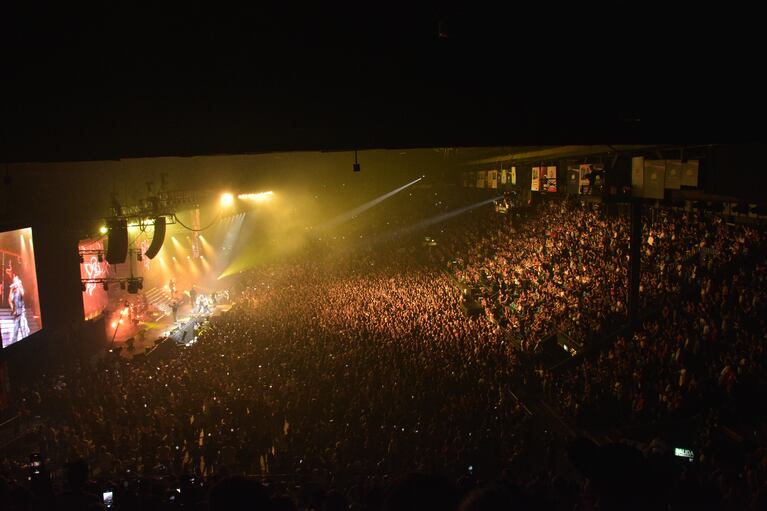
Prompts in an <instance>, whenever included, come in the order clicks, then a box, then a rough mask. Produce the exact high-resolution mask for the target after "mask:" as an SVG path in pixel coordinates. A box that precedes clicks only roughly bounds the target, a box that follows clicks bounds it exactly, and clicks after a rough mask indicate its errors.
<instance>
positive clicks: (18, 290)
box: [8, 275, 29, 344]
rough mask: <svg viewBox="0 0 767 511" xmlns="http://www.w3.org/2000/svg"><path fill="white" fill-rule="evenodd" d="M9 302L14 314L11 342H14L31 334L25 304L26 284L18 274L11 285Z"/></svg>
mask: <svg viewBox="0 0 767 511" xmlns="http://www.w3.org/2000/svg"><path fill="white" fill-rule="evenodd" d="M8 304H9V305H10V306H11V315H12V316H13V334H11V341H10V344H13V343H14V342H16V341H20V340H21V339H23V338H24V337H26V336H28V335H29V323H27V315H26V308H25V306H24V285H23V284H22V283H21V279H20V278H19V276H18V275H14V276H13V283H12V284H11V285H10V287H9V293H8Z"/></svg>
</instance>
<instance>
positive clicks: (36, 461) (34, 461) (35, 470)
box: [29, 452, 43, 475]
mask: <svg viewBox="0 0 767 511" xmlns="http://www.w3.org/2000/svg"><path fill="white" fill-rule="evenodd" d="M42 466H43V462H42V458H41V457H40V453H37V452H36V453H33V454H31V455H30V456H29V468H30V469H31V472H32V474H34V475H37V474H39V473H40V471H41V470H42Z"/></svg>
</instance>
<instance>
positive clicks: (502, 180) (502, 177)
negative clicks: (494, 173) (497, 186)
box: [501, 169, 507, 185]
mask: <svg viewBox="0 0 767 511" xmlns="http://www.w3.org/2000/svg"><path fill="white" fill-rule="evenodd" d="M506 177H507V176H506V169H501V184H502V185H505V184H506Z"/></svg>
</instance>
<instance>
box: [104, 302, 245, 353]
mask: <svg viewBox="0 0 767 511" xmlns="http://www.w3.org/2000/svg"><path fill="white" fill-rule="evenodd" d="M231 308H232V305H231V304H217V305H216V306H215V307H214V308H213V309H212V310H211V313H210V314H209V315H208V317H214V316H218V315H219V314H221V313H223V312H227V311H229V309H231ZM189 309H190V308H189V307H188V306H185V307H183V308H182V309H181V310H179V311H178V314H177V317H178V321H176V322H174V321H173V317H172V316H171V315H162V316H160V317H158V318H157V319H155V320H154V321H141V322H139V324H138V326H137V327H132V328H123V327H122V326H120V328H118V329H117V333H116V335H115V332H114V330H112V331H111V335H114V342H111V341H112V337H111V336H108V337H107V348H108V349H113V348H122V349H121V350H120V356H122V357H126V358H132V357H133V356H134V355H138V354H143V353H146V350H147V348H149V349H152V348H154V346H155V341H156V340H158V339H161V338H163V337H166V336H167V335H168V333H169V332H170V331H172V330H173V329H175V328H176V327H180V326H182V325H184V324H186V323H187V322H189V321H190V320H191V319H193V318H192V316H191V314H190V310H189ZM107 328H108V332H109V329H110V327H109V326H107ZM121 330H122V332H121ZM130 339H133V350H129V349H128V341H129V340H130Z"/></svg>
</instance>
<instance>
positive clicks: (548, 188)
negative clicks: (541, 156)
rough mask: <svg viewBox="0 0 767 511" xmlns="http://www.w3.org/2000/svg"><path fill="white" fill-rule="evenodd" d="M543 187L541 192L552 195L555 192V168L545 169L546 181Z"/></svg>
mask: <svg viewBox="0 0 767 511" xmlns="http://www.w3.org/2000/svg"><path fill="white" fill-rule="evenodd" d="M544 183H545V186H544V187H543V191H545V192H549V193H554V192H556V191H557V168H556V167H546V179H545V181H544Z"/></svg>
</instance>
